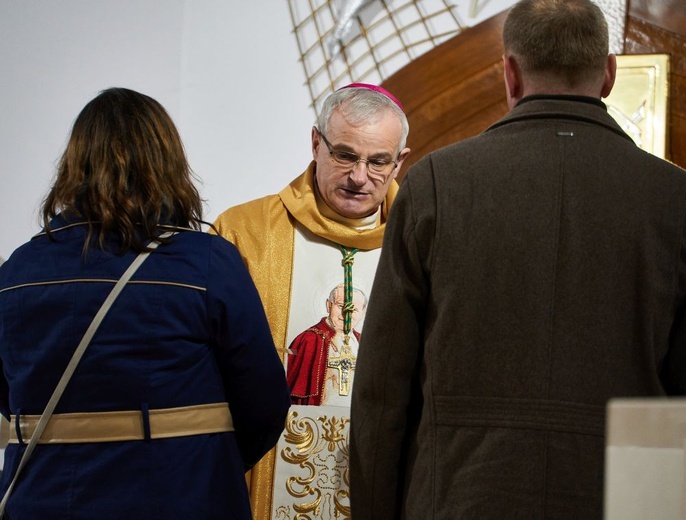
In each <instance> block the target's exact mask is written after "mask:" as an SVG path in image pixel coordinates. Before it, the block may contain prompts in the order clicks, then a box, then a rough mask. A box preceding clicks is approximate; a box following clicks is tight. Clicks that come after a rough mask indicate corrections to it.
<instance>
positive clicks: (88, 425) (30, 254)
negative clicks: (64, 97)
mask: <svg viewBox="0 0 686 520" xmlns="http://www.w3.org/2000/svg"><path fill="white" fill-rule="evenodd" d="M41 213H42V218H43V225H44V230H43V231H42V232H41V233H39V234H38V235H36V236H35V237H33V238H32V239H31V240H30V241H29V242H28V243H27V244H25V245H23V246H21V247H20V248H19V249H17V251H15V252H14V253H13V254H12V255H11V256H10V258H9V259H8V260H7V262H6V263H4V264H3V265H2V267H1V268H0V362H1V365H2V375H1V376H0V411H1V412H2V414H3V415H4V416H5V417H7V418H9V419H10V420H11V428H10V430H11V431H10V444H9V446H8V447H7V449H6V452H5V467H4V471H3V475H2V483H1V486H2V491H3V493H4V494H5V495H7V496H6V497H5V501H6V510H5V514H6V517H7V518H9V519H11V520H15V519H41V520H43V519H47V518H50V519H60V518H64V519H67V518H68V519H70V520H76V519H96V518H97V519H98V520H105V519H113V520H114V519H116V520H121V519H124V518H126V519H145V520H150V519H169V518H193V519H220V518H221V519H228V518H240V519H243V518H251V515H250V506H249V502H248V494H247V489H246V484H245V476H244V471H245V470H247V469H249V468H250V467H251V466H252V465H253V464H254V463H256V462H257V461H258V460H259V459H260V458H261V456H262V455H263V454H264V453H265V452H266V451H268V450H269V449H270V448H271V447H272V446H273V445H274V444H275V443H276V441H277V439H278V437H279V435H280V433H281V431H282V430H283V427H284V422H285V417H286V413H287V410H288V407H289V393H288V389H287V386H286V382H285V375H284V371H283V367H282V364H281V362H280V360H279V358H278V355H277V354H276V351H275V348H274V344H273V342H272V338H271V334H270V332H269V327H268V325H267V322H266V319H265V317H264V311H263V309H262V305H261V302H260V299H259V296H258V294H257V292H256V290H255V287H254V285H253V283H252V280H251V279H250V276H249V274H248V272H247V270H246V268H245V266H244V264H243V261H242V259H241V257H240V255H239V254H238V252H237V251H236V249H235V248H234V247H233V246H232V245H231V244H230V243H229V242H227V241H226V240H224V239H223V238H220V237H218V236H214V235H210V234H207V233H203V232H200V227H201V223H202V220H201V218H202V201H201V199H200V196H199V194H198V191H197V190H196V188H195V186H194V185H193V174H192V172H191V169H190V168H189V165H188V163H187V160H186V156H185V153H184V150H183V145H182V143H181V139H180V137H179V134H178V132H177V130H176V128H175V126H174V123H173V122H172V120H171V118H170V117H169V115H168V114H167V112H166V111H165V110H164V108H163V107H162V106H161V105H160V104H159V103H158V102H157V101H155V100H154V99H152V98H150V97H148V96H145V95H143V94H140V93H137V92H134V91H131V90H127V89H123V88H113V89H108V90H105V91H103V92H102V93H101V94H100V95H98V96H97V97H96V98H95V99H93V100H92V101H91V102H90V103H88V104H87V105H86V106H85V107H84V109H83V110H82V111H81V113H80V114H79V116H78V118H77V119H76V121H75V123H74V127H73V131H72V133H71V137H70V139H69V142H68V144H67V147H66V150H65V152H64V154H63V156H62V158H61V160H60V163H59V166H58V170H57V175H56V178H55V180H54V183H53V185H52V187H51V189H50V191H49V193H48V195H47V197H46V199H45V201H44V203H43V207H42V211H41ZM146 254H147V258H145V255H146ZM139 255H143V256H139ZM136 262H142V263H140V265H139V267H138V268H137V270H136V271H135V273H134V274H133V275H131V278H130V280H129V281H128V283H126V282H125V279H124V280H123V281H121V282H120V283H117V282H118V280H120V277H122V274H123V273H124V272H125V271H127V270H128V269H129V268H130V266H132V264H133V263H136ZM136 265H138V264H136ZM134 268H135V267H132V268H131V269H134ZM127 272H128V271H127ZM113 287H115V288H116V290H117V291H118V290H119V289H121V292H120V293H119V294H118V296H115V298H112V293H114V292H115V289H113ZM122 287H123V288H122ZM108 295H109V296H108ZM110 299H113V303H111V306H110V307H109V310H107V305H109V304H110V302H109V300H110ZM106 300H108V303H106V304H105V305H104V306H103V302H105V301H106ZM101 306H103V307H101ZM103 308H105V310H104V311H103ZM102 312H104V313H105V314H104V317H103V318H102V320H101V321H100V314H101V313H102ZM94 318H95V319H94ZM93 330H95V332H92V331H93ZM91 333H92V334H91ZM89 336H90V337H89ZM80 348H83V349H85V350H83V351H82V352H83V354H82V355H81V357H80V359H78V355H76V354H75V351H78V350H79V349H80ZM79 355H80V353H79ZM74 358H77V359H76V362H75V365H74ZM70 360H71V364H70ZM70 371H71V372H72V373H70ZM65 379H66V384H63V383H64V380H65ZM60 385H61V386H62V387H63V388H59V389H58V390H57V391H56V390H55V389H56V388H58V387H59V386H60ZM55 394H57V395H55ZM51 408H53V409H52V410H51ZM51 412H52V413H51ZM32 437H35V438H34V439H32ZM33 445H35V449H33ZM31 450H32V451H31ZM27 451H28V452H29V456H27V455H26V452H27ZM22 457H24V459H25V460H24V461H23V462H20V461H21V460H22ZM20 465H21V467H20ZM18 470H19V471H18ZM15 476H16V479H15ZM13 479H15V480H14V481H13ZM8 487H9V488H11V489H10V491H11V493H7V489H8Z"/></svg>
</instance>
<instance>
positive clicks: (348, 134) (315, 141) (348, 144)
mask: <svg viewBox="0 0 686 520" xmlns="http://www.w3.org/2000/svg"><path fill="white" fill-rule="evenodd" d="M401 135H402V124H401V122H400V120H399V119H398V117H397V116H396V114H395V113H394V112H393V111H391V110H390V109H389V110H385V111H383V112H381V113H380V114H379V117H378V119H376V120H374V121H372V122H371V123H366V124H363V125H360V126H353V125H351V124H350V123H348V121H347V120H346V119H345V117H344V116H343V114H342V113H341V111H340V110H334V112H333V113H332V114H331V117H330V119H329V122H328V124H327V128H326V133H325V135H324V137H322V135H320V134H319V132H318V131H317V129H313V130H312V154H313V156H314V160H315V161H316V163H317V169H316V173H315V182H316V185H317V191H318V192H319V195H320V196H321V197H322V199H323V200H324V202H325V203H326V205H327V206H329V208H331V209H332V210H333V211H335V212H336V213H338V214H339V215H342V216H344V217H346V218H354V219H357V218H363V217H366V216H369V215H371V214H373V213H374V212H376V210H377V209H378V208H379V206H380V205H381V203H382V202H383V200H384V198H385V197H386V193H387V192H388V188H389V186H390V184H391V181H392V180H393V179H395V178H396V176H397V175H398V171H400V166H401V165H402V162H403V160H404V159H405V157H406V156H407V154H408V153H409V149H407V148H406V149H405V150H403V151H402V153H401V154H400V157H398V145H399V143H400V137H401ZM324 138H326V140H328V143H329V144H330V146H331V148H332V149H333V150H336V151H346V152H351V153H353V154H356V155H357V156H358V157H360V158H362V159H381V160H388V161H396V163H397V166H394V165H393V164H391V165H390V168H389V171H388V174H387V175H384V176H381V177H379V176H374V175H371V176H370V175H369V169H368V166H367V164H366V163H365V162H363V161H359V162H358V163H357V164H354V165H353V166H345V165H342V164H339V163H338V162H336V161H335V160H334V159H333V158H332V156H331V153H330V151H329V146H327V143H326V142H325V140H324Z"/></svg>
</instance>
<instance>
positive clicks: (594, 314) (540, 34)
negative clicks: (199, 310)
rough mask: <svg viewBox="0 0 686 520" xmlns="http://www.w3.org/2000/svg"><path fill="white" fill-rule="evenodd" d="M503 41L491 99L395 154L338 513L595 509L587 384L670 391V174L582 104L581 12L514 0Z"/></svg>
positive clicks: (596, 37) (682, 264)
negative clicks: (402, 173)
mask: <svg viewBox="0 0 686 520" xmlns="http://www.w3.org/2000/svg"><path fill="white" fill-rule="evenodd" d="M504 47H505V54H504V56H503V62H504V66H505V81H506V87H507V89H506V90H507V97H508V103H509V106H510V108H511V111H510V113H509V114H508V115H507V116H505V117H504V118H503V119H501V120H500V121H498V122H497V123H495V124H494V125H493V126H492V127H491V128H489V129H488V130H487V131H486V132H484V133H483V134H481V135H480V136H477V137H475V138H473V139H469V140H467V141H464V142H461V143H457V144H454V145H452V146H449V147H447V148H444V149H442V150H439V151H437V152H434V153H431V154H429V155H428V156H427V157H424V158H423V159H422V160H421V161H420V162H418V163H417V164H416V165H415V166H413V167H412V168H411V169H410V171H409V173H408V175H407V177H406V180H405V181H404V183H403V184H402V185H401V188H400V191H399V194H398V197H397V198H396V201H395V204H394V206H393V210H392V211H391V215H390V219H389V222H388V224H387V228H386V234H385V237H384V243H383V248H382V253H381V259H380V262H379V265H378V270H377V275H376V278H375V281H374V285H373V290H372V294H371V298H370V302H369V307H368V311H367V316H366V322H365V333H364V335H363V337H362V341H361V345H360V351H359V357H358V360H357V374H356V379H355V388H354V391H353V399H352V418H351V420H352V423H351V456H350V471H351V505H352V517H353V518H354V519H355V520H365V519H374V520H383V519H391V518H407V519H422V520H433V519H446V520H447V519H449V520H463V519H468V520H496V519H497V520H502V519H508V520H518V519H521V520H532V519H549V518H555V519H569V520H580V519H583V520H594V519H597V520H599V519H601V518H602V498H603V461H604V429H605V407H606V404H607V402H608V399H610V398H611V397H620V396H622V397H630V396H664V395H670V394H684V393H686V362H685V360H686V352H685V349H686V338H685V337H684V325H686V320H684V307H685V304H686V239H685V238H686V237H685V234H686V172H684V171H683V170H681V169H679V168H677V167H676V166H674V165H671V164H669V163H667V162H665V161H662V160H660V159H657V158H656V157H654V156H652V155H650V154H648V153H646V152H644V151H642V150H640V149H639V148H638V147H637V146H636V145H635V144H634V143H633V141H632V140H631V139H630V138H629V137H628V136H627V135H626V134H625V133H624V132H623V131H622V130H621V128H620V127H619V126H618V125H617V124H616V123H615V121H614V120H613V119H612V118H611V117H610V116H609V115H608V114H607V111H606V108H605V105H604V104H603V103H602V102H601V101H600V100H601V98H603V97H605V96H607V95H608V94H609V93H610V90H611V89H612V86H613V83H614V78H615V71H616V61H615V57H614V56H612V55H609V56H608V34H607V26H606V23H605V20H604V17H603V14H602V12H601V11H600V10H599V9H598V7H597V6H595V4H593V3H592V2H591V1H590V0H524V1H522V2H519V3H518V4H517V5H516V6H515V7H514V8H513V9H512V10H511V12H510V14H509V15H508V18H507V21H506V22H505V28H504ZM389 323H393V327H389V326H388V324H389Z"/></svg>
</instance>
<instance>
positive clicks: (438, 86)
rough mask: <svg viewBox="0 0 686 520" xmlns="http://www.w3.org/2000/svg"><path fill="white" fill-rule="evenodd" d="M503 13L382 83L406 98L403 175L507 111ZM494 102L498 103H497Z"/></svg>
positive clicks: (476, 131) (428, 54) (449, 41)
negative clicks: (407, 130)
mask: <svg viewBox="0 0 686 520" xmlns="http://www.w3.org/2000/svg"><path fill="white" fill-rule="evenodd" d="M504 21H505V13H501V14H499V15H497V16H494V17H493V18H490V19H488V20H486V21H484V22H482V23H480V24H479V25H477V26H475V27H471V28H469V29H466V30H465V31H463V32H462V33H460V35H459V37H455V38H452V39H450V40H448V41H447V42H445V43H443V44H442V45H439V46H438V47H435V48H434V49H432V50H431V51H429V52H428V53H426V54H424V55H423V56H420V57H419V58H418V59H416V60H414V61H412V62H411V63H409V64H408V65H407V66H405V67H404V68H403V69H401V70H399V71H398V72H396V73H395V74H394V75H393V76H391V77H390V78H388V79H387V80H386V81H385V82H384V83H383V85H384V87H385V88H387V89H388V90H390V91H391V92H393V93H394V94H395V95H396V96H397V97H398V98H399V99H400V100H402V102H403V106H404V107H405V112H406V113H407V118H408V120H409V121H410V135H409V137H408V140H407V145H408V146H409V147H410V149H411V150H412V152H411V153H410V156H409V157H408V158H407V160H406V161H405V164H404V165H403V169H402V170H401V171H400V175H399V178H400V179H402V178H403V177H404V175H405V172H406V171H407V168H409V167H410V166H411V165H412V164H414V163H415V162H416V161H418V160H419V159H420V158H421V157H423V156H424V155H426V154H427V153H429V152H431V151H433V150H436V149H437V148H440V147H441V146H445V145H447V144H450V143H452V142H454V141H458V140H461V139H465V138H467V137H471V136H473V135H476V134H478V133H479V132H481V131H483V130H485V129H486V128H487V127H488V126H489V124H491V123H492V122H494V121H496V120H497V119H498V118H499V117H500V116H502V115H503V114H505V113H506V112H507V104H506V102H505V86H504V82H503V79H502V70H503V69H502V63H501V56H502V42H501V34H502V27H503V22H504ZM494 107H495V108H494Z"/></svg>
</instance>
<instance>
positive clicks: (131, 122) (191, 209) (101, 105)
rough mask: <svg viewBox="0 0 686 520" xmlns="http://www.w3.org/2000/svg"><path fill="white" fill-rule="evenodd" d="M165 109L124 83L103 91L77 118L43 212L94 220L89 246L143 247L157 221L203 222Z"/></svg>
mask: <svg viewBox="0 0 686 520" xmlns="http://www.w3.org/2000/svg"><path fill="white" fill-rule="evenodd" d="M193 180H194V176H193V172H192V170H191V169H190V166H189V165H188V161H187V160H186V154H185V152H184V148H183V144H182V142H181V138H180V136H179V133H178V131H177V129H176V127H175V126H174V122H173V121H172V119H171V117H170V116H169V114H168V113H167V111H166V110H165V109H164V107H162V105H160V104H159V103H158V102H157V101H155V100H154V99H152V98H151V97H149V96H146V95H144V94H140V93H138V92H135V91H133V90H128V89H125V88H110V89H107V90H104V91H102V92H101V93H100V94H99V95H98V96H97V97H96V98H95V99H93V100H92V101H91V102H89V103H88V104H87V105H86V106H85V107H84V108H83V110H82V111H81V113H80V114H79V115H78V117H77V118H76V121H75V122H74V127H73V129H72V132H71V136H70V138H69V142H68V144H67V148H66V150H65V151H64V154H63V155H62V157H61V159H60V162H59V166H58V169H57V175H56V179H55V182H54V184H53V185H52V187H51V189H50V192H49V193H48V195H47V197H46V198H45V200H44V202H43V205H42V208H41V215H42V219H43V225H44V227H45V229H46V231H47V232H48V234H50V219H52V218H53V217H54V216H55V215H57V214H58V213H60V212H61V213H62V214H63V216H64V217H65V218H67V219H74V218H76V219H83V220H85V221H86V222H87V223H88V236H87V239H86V242H85V244H84V251H85V250H87V249H88V248H90V247H92V246H93V245H95V244H96V243H97V245H98V246H99V247H100V248H104V244H105V240H106V238H114V239H115V240H117V241H118V242H119V244H120V248H121V251H122V252H123V251H127V250H134V251H142V250H144V249H145V244H146V243H147V242H149V241H150V240H151V239H152V238H154V237H156V236H157V235H159V234H160V233H161V230H160V229H159V225H165V224H166V225H173V226H180V227H189V228H192V229H200V224H201V222H202V221H201V219H202V200H201V199H200V195H199V193H198V190H197V189H196V188H195V186H194V184H193Z"/></svg>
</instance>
